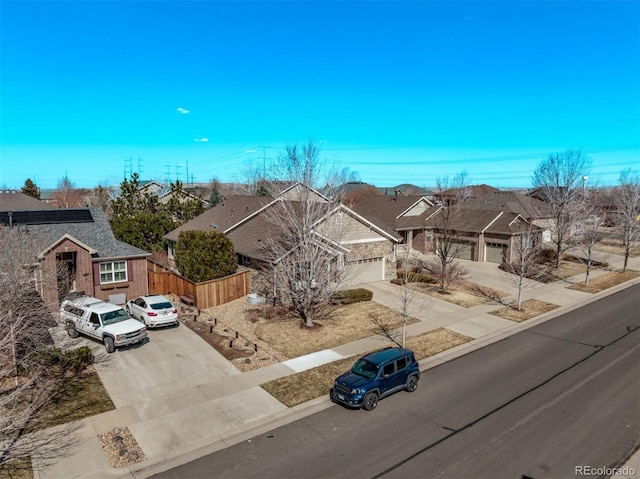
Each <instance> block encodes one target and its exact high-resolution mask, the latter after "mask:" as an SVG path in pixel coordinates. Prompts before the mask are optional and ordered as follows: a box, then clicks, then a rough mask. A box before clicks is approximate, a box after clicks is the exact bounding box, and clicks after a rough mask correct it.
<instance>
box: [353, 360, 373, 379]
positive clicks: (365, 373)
mask: <svg viewBox="0 0 640 479" xmlns="http://www.w3.org/2000/svg"><path fill="white" fill-rule="evenodd" d="M351 372H352V373H353V374H357V375H358V376H362V377H364V378H367V379H373V378H375V377H376V376H377V375H378V366H377V365H376V364H372V363H370V362H369V361H366V360H364V359H359V360H358V362H356V363H355V364H354V365H353V367H352V368H351Z"/></svg>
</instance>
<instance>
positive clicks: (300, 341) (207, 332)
mask: <svg viewBox="0 0 640 479" xmlns="http://www.w3.org/2000/svg"><path fill="white" fill-rule="evenodd" d="M332 308H333V309H332V312H331V313H332V314H331V319H324V320H318V321H316V322H315V324H316V325H315V327H314V328H311V329H310V328H306V327H303V326H302V322H301V320H300V319H296V318H293V317H292V316H291V314H290V313H287V312H286V311H285V310H283V309H282V308H272V307H270V306H267V305H265V304H262V305H250V304H248V303H247V300H246V298H242V299H238V300H235V301H231V302H230V303H226V304H223V305H221V306H216V307H215V308H209V309H207V310H205V311H203V312H202V314H201V315H200V316H199V317H197V318H196V320H194V319H193V317H192V316H187V317H183V318H182V323H183V324H184V325H186V326H188V327H189V328H191V329H192V330H194V331H195V332H196V333H198V334H199V335H200V336H201V337H202V338H203V339H204V340H205V341H207V342H208V343H209V344H210V345H211V346H212V347H214V348H215V349H216V350H217V351H219V352H220V353H221V354H222V355H224V356H225V357H226V358H227V359H229V360H230V361H232V362H233V364H234V365H235V366H236V367H237V368H238V369H240V370H242V371H248V370H252V369H256V368H260V367H263V366H268V365H271V364H275V363H278V362H282V361H286V360H287V359H292V358H296V357H299V356H303V355H305V354H310V353H314V352H316V351H321V350H323V349H330V348H333V347H335V346H339V345H341V344H345V343H348V342H351V341H355V340H358V339H361V338H366V337H368V336H373V335H375V334H377V333H378V331H377V330H376V325H375V324H374V322H373V318H374V317H375V318H379V319H380V320H382V321H384V322H385V324H386V326H387V327H389V328H390V329H393V328H397V327H400V326H401V324H402V315H401V314H400V313H399V312H397V311H394V310H392V309H390V308H387V307H385V306H382V305H380V304H378V303H375V302H373V301H363V302H359V303H353V304H348V305H336V306H333V307H332ZM417 321H418V320H417V319H415V318H409V320H408V321H407V323H408V324H412V323H415V322H417Z"/></svg>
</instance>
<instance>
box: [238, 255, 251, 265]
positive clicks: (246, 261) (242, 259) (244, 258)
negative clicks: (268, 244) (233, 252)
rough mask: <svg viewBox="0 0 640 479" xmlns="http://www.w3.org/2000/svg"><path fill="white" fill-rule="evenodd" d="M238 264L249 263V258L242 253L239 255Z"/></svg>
mask: <svg viewBox="0 0 640 479" xmlns="http://www.w3.org/2000/svg"><path fill="white" fill-rule="evenodd" d="M240 264H251V258H250V257H249V256H245V255H243V254H241V255H240Z"/></svg>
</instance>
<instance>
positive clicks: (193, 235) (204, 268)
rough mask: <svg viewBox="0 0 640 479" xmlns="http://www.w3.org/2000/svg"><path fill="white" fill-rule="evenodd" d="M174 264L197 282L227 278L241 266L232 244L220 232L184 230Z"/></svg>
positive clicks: (177, 245)
mask: <svg viewBox="0 0 640 479" xmlns="http://www.w3.org/2000/svg"><path fill="white" fill-rule="evenodd" d="M175 261H176V267H177V268H178V271H180V274H182V276H184V277H185V278H188V279H190V280H191V281H193V282H195V283H201V282H203V281H209V280H212V279H217V278H222V277H224V276H228V275H230V274H233V273H235V272H236V269H237V267H238V259H237V257H236V253H235V250H234V248H233V243H232V242H231V240H230V239H229V238H228V237H227V235H225V234H224V233H221V232H219V231H192V230H189V231H181V232H180V235H179V236H178V242H177V244H176V250H175Z"/></svg>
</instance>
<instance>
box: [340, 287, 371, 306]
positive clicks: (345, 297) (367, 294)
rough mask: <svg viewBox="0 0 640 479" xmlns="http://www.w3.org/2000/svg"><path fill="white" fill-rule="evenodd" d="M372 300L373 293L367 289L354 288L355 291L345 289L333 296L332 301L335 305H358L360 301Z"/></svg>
mask: <svg viewBox="0 0 640 479" xmlns="http://www.w3.org/2000/svg"><path fill="white" fill-rule="evenodd" d="M372 298H373V293H372V292H371V291H369V290H368V289H364V288H356V289H345V290H344V291H339V292H337V293H336V294H334V295H333V298H332V299H333V300H334V301H335V302H336V303H340V304H352V303H359V302H361V301H371V299H372Z"/></svg>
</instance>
